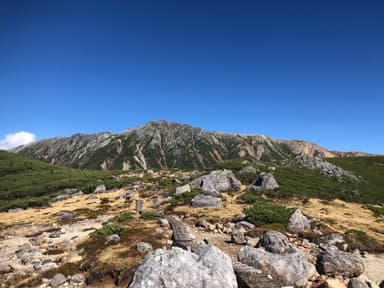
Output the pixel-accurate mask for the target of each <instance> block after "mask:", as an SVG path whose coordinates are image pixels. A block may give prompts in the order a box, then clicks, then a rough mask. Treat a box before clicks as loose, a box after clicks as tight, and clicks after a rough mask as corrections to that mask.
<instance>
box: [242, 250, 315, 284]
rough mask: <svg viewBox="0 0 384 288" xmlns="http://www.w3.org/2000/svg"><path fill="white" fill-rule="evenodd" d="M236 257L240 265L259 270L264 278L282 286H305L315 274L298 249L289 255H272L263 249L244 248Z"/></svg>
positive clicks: (313, 268) (313, 267)
mask: <svg viewBox="0 0 384 288" xmlns="http://www.w3.org/2000/svg"><path fill="white" fill-rule="evenodd" d="M238 257H239V261H240V262H241V263H243V264H245V265H248V266H251V267H253V268H255V269H258V270H261V271H262V273H263V274H264V275H265V276H267V275H270V276H271V277H272V279H273V281H275V282H277V283H282V284H283V285H291V286H300V287H301V286H305V285H306V284H307V281H308V279H309V278H311V277H312V276H313V275H314V274H315V273H316V269H315V266H314V265H313V264H311V263H309V262H308V261H307V259H306V256H305V255H304V254H303V253H302V252H301V251H299V250H298V249H293V250H291V251H290V253H285V254H274V253H271V252H267V251H265V250H264V249H263V248H251V247H247V246H245V247H243V248H241V249H240V251H239V255H238ZM252 271H253V270H252ZM261 287H263V286H261ZM267 287H270V286H267ZM272 287H276V286H272ZM278 287H280V286H278Z"/></svg>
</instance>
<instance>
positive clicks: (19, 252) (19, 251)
mask: <svg viewBox="0 0 384 288" xmlns="http://www.w3.org/2000/svg"><path fill="white" fill-rule="evenodd" d="M31 251H32V247H31V245H30V244H29V243H24V244H22V245H20V246H19V248H18V249H17V250H16V252H15V254H16V257H17V258H21V257H22V256H23V255H24V254H25V253H29V252H31Z"/></svg>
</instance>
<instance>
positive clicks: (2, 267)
mask: <svg viewBox="0 0 384 288" xmlns="http://www.w3.org/2000/svg"><path fill="white" fill-rule="evenodd" d="M9 272H12V267H11V266H9V265H8V264H6V263H0V275H1V274H7V273H9Z"/></svg>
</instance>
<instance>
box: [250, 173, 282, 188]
mask: <svg viewBox="0 0 384 288" xmlns="http://www.w3.org/2000/svg"><path fill="white" fill-rule="evenodd" d="M276 188H279V184H278V183H277V181H276V179H275V177H273V175H272V174H271V173H265V172H263V173H261V174H260V175H259V177H258V178H257V179H256V180H255V181H254V182H253V183H252V184H251V185H250V186H249V187H248V191H257V190H260V189H276Z"/></svg>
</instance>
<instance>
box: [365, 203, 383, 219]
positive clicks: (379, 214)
mask: <svg viewBox="0 0 384 288" xmlns="http://www.w3.org/2000/svg"><path fill="white" fill-rule="evenodd" d="M366 207H367V208H368V209H369V210H371V211H372V212H373V214H375V216H376V217H383V216H384V207H379V206H373V205H367V206H366Z"/></svg>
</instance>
